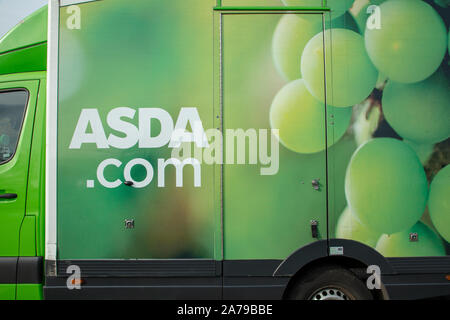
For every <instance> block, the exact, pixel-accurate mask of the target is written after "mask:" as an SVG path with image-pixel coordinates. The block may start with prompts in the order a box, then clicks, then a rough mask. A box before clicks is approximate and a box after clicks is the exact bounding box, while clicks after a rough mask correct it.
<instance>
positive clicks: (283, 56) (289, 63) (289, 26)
mask: <svg viewBox="0 0 450 320" xmlns="http://www.w3.org/2000/svg"><path fill="white" fill-rule="evenodd" d="M325 26H326V27H325V28H326V29H329V28H330V26H331V27H333V28H348V29H350V30H353V31H355V32H358V31H359V29H358V26H357V24H356V22H355V19H354V18H353V17H352V16H351V15H350V14H349V13H346V14H344V15H342V16H340V17H339V18H336V19H333V20H332V21H331V22H330V21H326V23H325ZM322 28H323V25H322V18H321V17H319V16H317V15H305V14H301V15H299V14H285V15H283V16H282V17H281V19H280V21H279V22H278V25H277V27H276V28H275V32H274V35H273V41H272V54H273V58H274V62H275V66H276V67H277V70H278V72H279V73H280V74H281V75H282V76H283V77H284V78H285V79H286V80H287V81H292V80H295V79H300V78H301V77H302V73H301V68H300V58H301V56H302V53H303V49H304V48H305V46H306V44H307V43H308V41H309V40H310V39H311V38H312V37H314V36H315V35H316V34H318V33H319V32H321V31H322Z"/></svg>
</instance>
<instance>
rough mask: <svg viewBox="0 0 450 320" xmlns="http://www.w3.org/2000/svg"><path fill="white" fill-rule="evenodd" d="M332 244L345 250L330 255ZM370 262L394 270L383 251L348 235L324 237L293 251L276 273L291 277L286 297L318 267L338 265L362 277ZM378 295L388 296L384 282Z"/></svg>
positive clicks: (383, 268) (387, 270) (378, 296)
mask: <svg viewBox="0 0 450 320" xmlns="http://www.w3.org/2000/svg"><path fill="white" fill-rule="evenodd" d="M332 247H342V249H343V251H342V254H339V255H330V254H329V248H332ZM370 265H377V266H378V267H380V270H381V274H383V275H385V274H393V273H394V270H393V269H392V267H391V266H390V264H389V262H388V261H387V260H386V259H385V258H384V257H383V256H382V255H381V254H380V253H378V252H377V251H376V250H374V249H373V248H371V247H369V246H367V245H365V244H362V243H360V242H357V241H353V240H346V239H332V240H330V241H326V240H322V241H317V242H313V243H311V244H309V245H307V246H304V247H302V248H300V249H298V250H296V251H295V252H293V253H292V254H291V255H290V256H289V257H288V258H286V259H285V260H284V261H283V262H282V263H281V264H280V265H279V266H278V268H277V269H276V270H275V272H274V276H284V277H290V280H289V282H288V284H287V286H286V289H285V291H284V294H283V298H284V299H286V298H288V297H289V294H290V292H291V290H292V288H293V287H294V286H295V285H296V283H297V282H298V281H299V279H300V278H301V277H302V276H304V275H305V274H307V273H308V272H309V271H311V270H313V269H315V268H319V267H326V266H329V267H332V266H339V267H342V268H345V269H347V270H349V271H351V272H353V273H354V274H355V275H356V276H357V277H359V278H363V277H364V276H365V275H367V273H366V268H367V267H368V266H370ZM375 297H376V298H380V299H387V298H388V294H387V291H386V290H385V288H384V286H383V285H382V288H381V290H380V292H378V293H376V294H375Z"/></svg>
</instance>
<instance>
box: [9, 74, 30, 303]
mask: <svg viewBox="0 0 450 320" xmlns="http://www.w3.org/2000/svg"><path fill="white" fill-rule="evenodd" d="M38 84H39V82H38V81H17V82H3V83H2V82H0V298H2V299H14V298H15V286H16V265H17V259H18V258H17V257H18V254H19V231H20V226H21V223H22V221H23V219H24V216H25V200H26V190H27V180H28V166H29V158H30V149H31V138H32V133H33V120H34V119H33V118H34V112H35V106H36V96H37V90H38Z"/></svg>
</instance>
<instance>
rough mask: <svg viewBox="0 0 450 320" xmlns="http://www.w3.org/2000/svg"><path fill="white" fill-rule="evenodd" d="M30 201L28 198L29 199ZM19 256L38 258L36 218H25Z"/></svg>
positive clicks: (21, 232) (21, 229)
mask: <svg viewBox="0 0 450 320" xmlns="http://www.w3.org/2000/svg"><path fill="white" fill-rule="evenodd" d="M27 199H28V197H27ZM19 240H20V242H19V256H21V257H27V256H28V257H34V256H36V218H35V217H33V216H25V218H24V219H23V222H22V227H21V228H20V239H19Z"/></svg>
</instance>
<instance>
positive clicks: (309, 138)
mask: <svg viewBox="0 0 450 320" xmlns="http://www.w3.org/2000/svg"><path fill="white" fill-rule="evenodd" d="M328 113H329V114H333V122H334V130H333V131H334V139H328V146H331V145H332V144H333V142H337V141H338V140H339V139H340V138H341V137H342V136H343V135H344V133H345V131H346V130H347V128H348V126H349V124H350V119H351V116H352V109H351V108H345V109H344V108H339V109H338V108H332V107H329V108H328ZM324 123H325V106H324V105H323V104H322V103H320V102H319V101H317V100H316V99H315V98H314V97H313V96H312V95H311V94H310V93H309V92H308V90H307V89H306V86H305V84H304V81H303V80H302V79H298V80H294V81H292V82H289V83H288V84H287V85H285V86H284V87H283V88H281V90H280V91H279V92H278V93H277V95H276V96H275V98H274V100H273V102H272V106H271V109H270V124H271V127H272V128H273V129H279V136H278V138H279V139H280V141H281V143H282V144H283V145H284V146H285V147H286V148H288V149H290V150H292V151H295V152H298V153H315V152H319V151H322V150H324V149H325V126H324Z"/></svg>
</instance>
